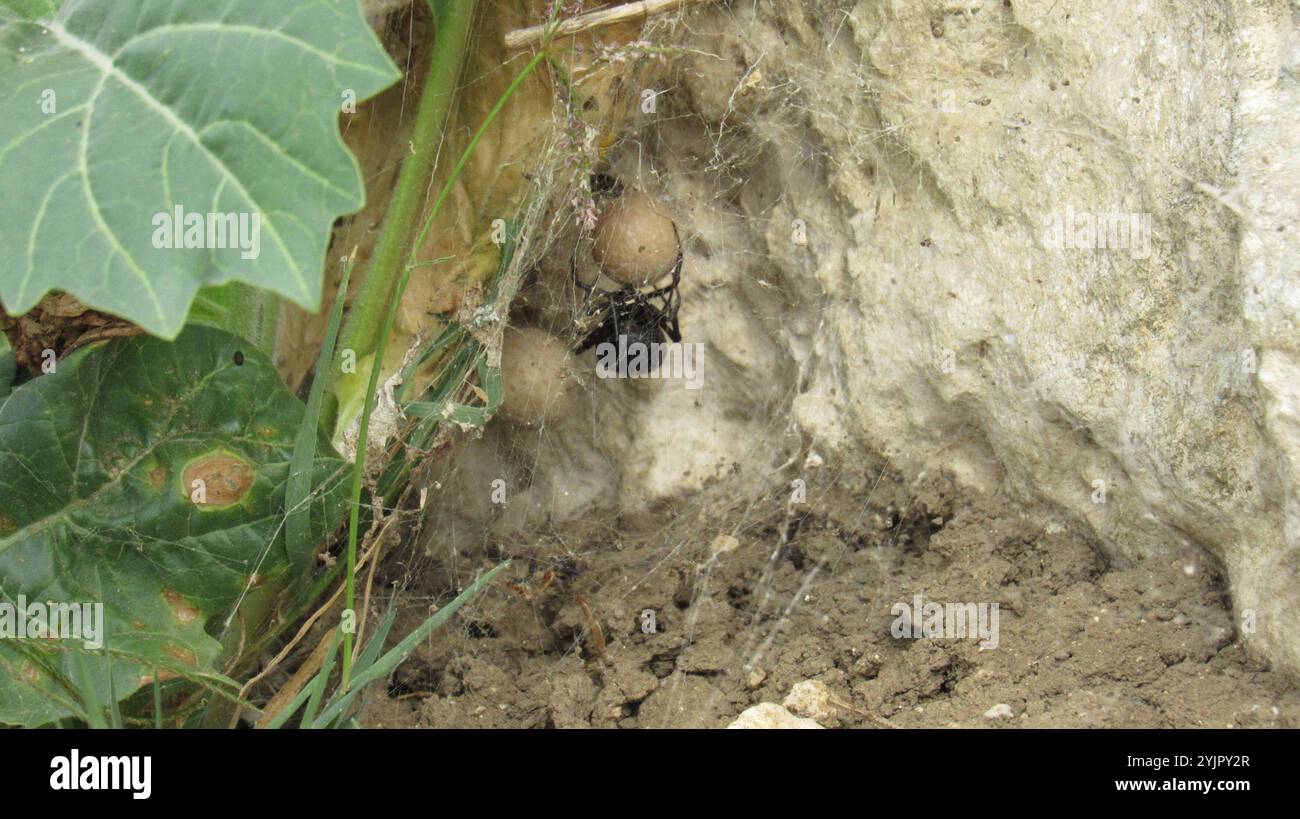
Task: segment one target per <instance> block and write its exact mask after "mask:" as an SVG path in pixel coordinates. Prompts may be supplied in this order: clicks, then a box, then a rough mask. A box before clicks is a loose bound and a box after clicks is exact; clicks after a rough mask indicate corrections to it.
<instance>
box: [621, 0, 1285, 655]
mask: <svg viewBox="0 0 1300 819" xmlns="http://www.w3.org/2000/svg"><path fill="white" fill-rule="evenodd" d="M677 31H678V32H680V33H681V36H682V37H684V38H685V41H686V47H687V54H688V56H687V57H684V58H683V60H684V61H685V64H684V65H679V66H678V70H677V71H676V72H674V73H673V75H672V77H670V78H669V79H670V80H671V81H672V82H673V83H677V85H672V84H671V83H670V84H669V85H670V86H671V87H673V88H674V89H675V90H674V91H672V92H671V93H669V94H666V95H663V96H662V97H661V101H660V110H661V111H664V110H668V111H669V114H670V115H669V116H664V117H662V118H660V119H659V120H657V121H655V122H654V123H650V124H646V125H645V126H644V127H645V129H646V134H643V135H641V138H639V139H637V140H635V142H634V143H633V147H632V148H630V149H629V150H628V151H627V153H626V154H625V155H624V156H622V161H623V165H622V167H621V171H623V172H625V173H624V175H625V176H628V177H636V176H637V174H638V173H639V174H640V176H639V177H638V178H639V179H640V184H641V185H642V187H646V188H647V189H649V192H650V193H651V195H654V196H658V197H661V198H662V199H663V200H664V201H665V202H667V203H668V204H669V206H670V207H671V208H672V209H673V211H674V213H677V214H680V219H679V227H680V228H681V229H682V233H683V242H684V245H685V246H686V248H687V255H686V264H685V268H684V273H683V292H684V297H685V302H684V308H683V313H682V327H683V332H684V333H685V335H686V338H687V340H702V341H705V342H706V344H708V345H709V347H708V350H709V355H710V356H711V357H710V359H709V361H710V364H711V367H710V370H709V376H708V378H709V381H708V382H707V387H708V388H707V390H706V392H709V393H712V392H714V391H715V390H716V391H719V393H720V395H721V396H726V397H715V398H712V399H709V398H701V399H700V401H698V402H697V401H695V400H694V399H695V398H696V396H691V397H690V398H691V400H689V401H688V400H686V398H685V397H684V396H668V395H665V396H664V397H662V398H659V399H656V400H653V401H651V402H643V403H641V404H637V403H635V402H631V401H629V403H628V404H627V405H624V406H622V407H621V412H622V413H623V414H624V416H625V422H626V428H627V429H629V430H636V436H637V437H636V449H637V451H638V452H641V453H647V452H649V453H656V454H655V455H654V456H653V458H651V459H650V460H649V461H645V460H643V461H641V462H639V463H638V464H637V465H636V466H635V467H634V468H632V469H629V470H627V471H626V472H625V474H624V475H623V482H622V490H621V495H622V498H623V500H624V501H630V500H633V499H644V498H646V497H654V496H663V495H671V494H673V493H675V492H683V491H687V490H689V489H691V488H693V485H691V482H692V481H696V480H698V475H699V474H700V467H701V463H700V461H701V460H707V461H709V463H713V462H714V461H716V460H717V459H718V457H719V455H720V453H723V452H726V453H730V457H731V458H732V459H734V460H736V461H739V462H741V463H742V464H749V465H761V464H770V463H772V462H774V461H773V457H774V454H775V453H774V452H773V451H771V450H777V449H779V447H780V446H781V445H782V443H783V442H782V438H781V435H780V434H773V431H776V432H777V433H779V432H780V431H781V430H782V429H783V424H784V423H785V422H786V421H788V420H790V419H792V420H793V421H794V423H795V424H796V425H797V426H798V428H799V429H801V430H802V432H803V433H804V434H805V435H806V436H808V438H810V439H811V440H812V443H813V446H815V447H816V448H817V449H818V451H819V452H821V453H822V454H823V455H825V456H826V457H827V459H828V461H834V460H835V459H836V458H839V459H840V460H841V462H845V461H852V459H853V458H854V457H856V456H857V455H858V454H859V453H862V452H875V453H880V454H883V455H885V456H886V457H888V458H889V461H890V463H891V464H892V465H893V466H895V467H896V468H898V469H900V470H902V471H903V472H904V473H905V474H906V475H910V476H917V475H920V474H922V473H925V472H927V471H936V470H938V471H942V472H943V473H945V474H947V475H949V476H951V477H952V478H954V479H955V480H956V481H957V482H958V483H960V484H964V485H967V486H969V487H972V488H975V489H979V490H983V491H1000V492H1004V493H1006V494H1008V495H1009V496H1011V497H1013V498H1023V499H1032V500H1035V501H1044V502H1046V503H1047V504H1049V506H1051V507H1053V508H1056V509H1057V510H1059V511H1060V512H1063V513H1064V517H1065V519H1067V520H1071V521H1073V523H1074V524H1075V525H1077V526H1081V527H1082V528H1083V529H1084V530H1085V531H1089V532H1091V533H1092V534H1093V535H1094V536H1095V538H1096V540H1097V542H1098V543H1099V544H1100V545H1101V546H1102V548H1104V549H1105V550H1106V551H1108V552H1109V553H1110V554H1111V555H1113V556H1115V557H1117V558H1121V559H1130V560H1136V559H1144V558H1152V557H1154V558H1157V559H1161V556H1164V555H1173V554H1174V553H1175V552H1177V551H1178V550H1180V549H1183V548H1185V547H1186V545H1188V544H1194V545H1197V546H1200V547H1203V548H1204V549H1206V550H1207V551H1208V552H1210V553H1211V554H1213V555H1214V556H1215V557H1216V558H1217V559H1218V560H1220V561H1221V562H1222V564H1223V565H1224V567H1225V568H1226V570H1227V572H1228V575H1229V579H1230V582H1231V587H1232V593H1233V599H1234V605H1235V607H1236V609H1237V614H1238V615H1239V620H1238V623H1239V625H1240V624H1243V623H1245V622H1246V619H1244V618H1248V617H1249V616H1250V615H1251V614H1252V613H1253V619H1254V629H1255V630H1254V633H1248V632H1249V629H1243V633H1244V634H1245V636H1246V637H1247V639H1248V640H1250V641H1251V644H1252V645H1253V646H1254V647H1255V648H1257V649H1259V650H1260V651H1262V652H1263V653H1264V654H1265V655H1267V656H1268V657H1270V658H1272V659H1273V660H1274V661H1275V662H1276V663H1278V664H1279V665H1281V666H1283V667H1287V668H1290V669H1292V670H1300V640H1298V639H1297V638H1296V637H1295V636H1294V635H1295V634H1297V633H1300V606H1297V605H1296V603H1297V602H1300V579H1297V578H1300V565H1298V564H1300V561H1298V560H1297V554H1300V492H1298V491H1297V485H1296V484H1297V478H1296V476H1297V475H1300V329H1298V322H1300V275H1298V273H1300V270H1298V269H1297V265H1298V264H1300V262H1297V259H1300V247H1298V245H1300V242H1298V240H1297V229H1298V225H1300V197H1297V196H1296V191H1297V190H1300V150H1298V148H1300V146H1298V145H1297V141H1298V140H1300V88H1298V86H1297V79H1296V77H1297V71H1296V68H1297V65H1296V63H1297V61H1298V60H1300V57H1298V56H1297V55H1300V45H1298V40H1297V33H1296V31H1295V30H1294V25H1293V21H1292V15H1291V12H1290V10H1289V8H1288V6H1287V4H1286V3H1284V2H1281V0H1273V1H1272V2H1268V1H1265V2H1246V0H1229V1H1228V2H1222V3H1211V2H1202V1H1200V0H1197V1H1195V2H1184V3H1137V4H1135V3H1132V2H1131V1H1130V0H1015V2H1013V3H1010V4H1004V3H1003V2H1001V0H984V1H983V2H980V0H975V1H974V2H970V3H965V4H963V5H962V9H959V10H954V7H953V6H952V4H950V3H944V2H939V0H862V2H858V3H856V4H855V3H850V2H830V0H826V1H825V2H808V3H792V4H775V5H768V4H755V5H752V6H751V5H749V4H741V5H738V6H736V7H732V8H730V9H712V10H705V11H701V12H700V13H698V14H695V15H692V17H691V25H690V27H689V32H683V31H682V29H680V28H679V29H678V30H677ZM692 48H698V50H699V51H698V54H697V53H696V52H693V51H691V49H692ZM690 55H695V56H690ZM718 56H721V57H722V58H723V59H722V60H721V61H720V60H718V59H717V58H718ZM723 64H731V65H734V66H735V70H734V72H733V75H732V76H722V77H720V76H719V70H720V69H719V66H720V65H723ZM651 136H653V138H650V137H651ZM701 141H703V142H704V144H713V145H716V146H717V152H716V154H715V157H723V158H725V160H726V163H727V164H726V165H725V167H724V170H725V173H713V174H709V173H704V172H702V171H701V169H700V167H699V164H698V163H699V162H701V161H702V160H701V157H700V151H699V150H698V146H699V145H700V144H701ZM705 153H708V152H707V151H706V152H705ZM646 179H653V180H657V181H658V185H659V188H654V187H653V186H651V185H649V184H648V183H647V182H646V181H645V180H646ZM724 184H732V185H734V188H732V189H728V190H726V191H724V190H723V186H724ZM1103 240H1104V244H1105V246H1102V244H1103ZM737 405H743V406H744V407H746V408H748V409H749V410H752V411H750V412H748V413H746V412H739V413H738V412H736V407H737ZM688 418H689V419H691V422H692V423H699V424H703V425H705V427H706V428H707V431H708V435H707V436H706V437H707V438H708V442H707V443H705V442H703V441H701V442H695V441H692V442H691V443H690V444H689V445H687V446H675V445H674V442H676V441H680V440H681V436H682V434H683V427H682V422H683V421H685V420H686V419H688ZM638 419H640V420H638ZM605 448H606V449H607V450H616V449H619V448H621V447H620V446H618V445H617V444H616V442H612V441H608V440H607V441H606V442H605ZM688 471H689V472H690V473H691V475H692V476H693V477H691V478H680V477H674V476H681V475H683V474H684V473H686V472H688ZM683 481H685V482H683ZM1247 610H1251V611H1247Z"/></svg>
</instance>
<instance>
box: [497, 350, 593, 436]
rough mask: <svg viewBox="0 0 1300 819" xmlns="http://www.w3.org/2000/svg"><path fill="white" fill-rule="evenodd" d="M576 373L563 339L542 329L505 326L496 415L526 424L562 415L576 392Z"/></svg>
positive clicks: (535, 424)
mask: <svg viewBox="0 0 1300 819" xmlns="http://www.w3.org/2000/svg"><path fill="white" fill-rule="evenodd" d="M575 373H576V368H575V364H574V359H573V353H571V352H569V348H568V346H566V345H565V343H564V342H563V341H561V340H560V339H558V338H556V337H555V336H552V335H550V334H548V333H547V332H545V331H544V330H537V329H534V328H531V327H511V328H508V329H507V330H506V331H505V338H504V339H503V342H502V347H501V381H502V385H503V387H504V389H505V398H504V400H503V401H502V403H501V409H500V410H499V411H498V415H500V416H501V417H503V418H505V419H506V420H508V421H511V422H513V423H516V424H523V425H526V426H537V425H538V424H540V423H542V422H543V421H544V420H546V419H547V418H548V417H554V416H557V415H563V414H564V413H565V412H568V410H569V409H570V408H571V407H572V406H573V401H574V398H575V397H576V394H577V390H576V387H577V381H576V378H575Z"/></svg>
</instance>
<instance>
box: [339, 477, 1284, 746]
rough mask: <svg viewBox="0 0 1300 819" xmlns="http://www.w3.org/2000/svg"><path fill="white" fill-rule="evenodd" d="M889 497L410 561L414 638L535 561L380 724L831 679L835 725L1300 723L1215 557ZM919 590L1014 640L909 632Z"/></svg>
mask: <svg viewBox="0 0 1300 819" xmlns="http://www.w3.org/2000/svg"><path fill="white" fill-rule="evenodd" d="M884 484H885V486H884V488H883V489H882V488H881V487H880V486H876V487H874V488H873V491H872V492H871V493H869V497H870V498H871V500H868V493H865V492H849V491H845V490H842V489H838V488H836V487H834V486H829V487H826V488H824V489H821V490H817V489H815V488H811V487H810V489H809V492H808V495H809V502H808V503H806V504H804V505H802V506H798V507H789V506H786V505H784V504H783V503H782V502H781V500H780V499H777V500H776V501H775V502H768V503H764V504H749V505H748V506H747V507H746V508H744V509H740V508H735V507H734V506H733V507H731V508H727V509H722V510H719V509H716V508H713V507H711V506H710V505H709V504H707V503H697V504H695V505H693V506H691V507H683V508H678V509H671V508H664V509H662V510H658V511H656V512H655V513H654V514H644V515H640V516H637V517H626V516H625V517H621V518H618V519H616V520H614V521H612V522H607V523H600V522H593V521H586V522H583V523H581V524H566V525H564V526H561V527H557V528H556V529H554V530H553V531H550V532H547V533H546V534H545V535H544V536H541V537H539V536H537V535H536V534H534V535H532V536H530V537H523V538H520V539H519V540H512V541H510V542H504V543H498V544H495V545H493V546H492V547H491V548H489V550H488V551H489V552H490V554H488V555H487V556H486V557H485V556H484V555H483V554H482V553H480V554H478V555H477V556H472V557H466V556H462V557H459V558H457V559H456V560H455V561H449V560H445V559H439V558H437V557H436V556H435V557H434V558H429V559H431V560H432V561H433V563H432V567H430V566H425V567H424V569H423V570H422V571H420V572H419V573H418V574H416V575H413V574H410V573H409V565H410V564H406V565H407V571H408V574H407V575H406V576H407V577H411V576H418V577H420V578H421V580H420V584H419V585H416V586H408V587H407V588H406V589H405V590H404V591H403V592H402V593H401V596H400V597H399V600H400V602H399V605H400V606H401V607H402V611H401V615H400V616H399V620H398V623H397V627H396V628H395V633H396V634H402V633H405V632H406V630H409V629H410V628H413V627H414V626H415V625H416V624H417V623H418V622H419V621H420V620H421V619H422V618H423V617H425V616H427V612H428V610H429V606H430V605H431V603H432V604H437V603H442V602H445V601H446V600H447V599H449V597H450V594H451V593H450V592H449V591H447V590H448V589H449V588H450V586H451V584H452V582H453V580H454V582H456V583H458V584H461V585H463V584H465V583H466V582H468V581H469V580H470V579H472V577H473V575H474V574H475V572H476V571H477V570H479V569H481V568H482V567H483V566H487V565H491V564H494V563H495V562H496V561H497V560H499V559H500V558H501V557H505V556H510V557H513V558H514V563H513V565H512V567H511V569H510V570H509V571H508V573H507V574H508V575H509V579H508V581H505V582H503V581H500V580H499V581H498V582H497V584H496V586H495V587H494V588H492V589H491V590H490V591H489V592H488V593H487V594H485V595H484V596H483V597H482V598H480V600H479V601H478V602H477V603H475V604H474V605H472V606H470V607H467V608H466V609H465V610H464V611H463V612H462V614H461V615H460V616H459V617H458V618H457V619H456V621H455V624H454V626H452V627H449V628H447V629H445V630H444V631H443V632H441V633H439V634H436V635H434V636H433V637H432V638H431V639H430V640H429V641H428V642H427V643H426V644H424V646H423V647H422V648H421V649H420V650H419V651H417V652H416V653H415V654H414V655H412V656H411V658H410V659H409V660H408V661H407V662H405V663H404V664H403V665H402V666H401V667H400V668H399V669H398V670H397V672H395V674H394V676H393V678H392V679H391V680H390V685H389V689H388V691H387V696H385V695H384V693H383V692H380V693H378V694H377V695H375V696H373V697H372V698H371V699H370V701H369V702H368V704H367V705H366V709H365V711H364V713H363V716H362V723H363V724H364V725H367V726H421V727H447V728H452V727H470V726H474V727H587V726H592V727H629V728H630V727H672V726H684V727H716V726H725V725H727V724H728V723H730V722H731V721H732V720H734V719H735V718H736V716H737V715H738V714H740V712H741V711H743V710H744V709H746V708H747V707H749V706H751V705H754V704H757V703H761V702H777V703H779V702H781V701H782V700H783V699H784V698H785V697H786V695H787V694H788V693H789V691H790V689H791V686H792V685H794V684H795V683H798V682H800V681H804V680H819V681H821V682H823V683H825V685H826V686H827V687H828V688H829V690H830V692H831V694H832V696H833V697H834V701H835V705H834V708H833V713H832V715H831V716H829V717H824V718H823V719H822V720H821V721H822V722H823V724H825V726H826V727H875V728H879V727H885V724H886V723H888V724H889V725H893V726H897V727H942V726H965V727H989V726H997V727H1005V726H1016V727H1041V726H1078V727H1194V726H1207V727H1229V726H1241V727H1296V726H1297V725H1300V689H1298V688H1297V685H1296V683H1295V681H1294V680H1291V679H1289V678H1287V677H1285V676H1283V675H1281V674H1279V673H1276V672H1272V671H1270V670H1268V668H1267V666H1266V665H1265V664H1263V663H1262V662H1260V661H1258V660H1257V659H1255V658H1253V657H1251V656H1249V655H1248V654H1247V652H1246V651H1245V650H1244V648H1243V646H1242V644H1241V642H1240V641H1239V640H1238V637H1237V634H1236V632H1235V631H1234V623H1233V620H1232V616H1231V614H1230V613H1229V610H1228V600H1227V597H1226V593H1225V591H1224V589H1225V585H1224V582H1223V579H1222V577H1221V575H1220V572H1219V570H1218V569H1217V568H1216V567H1215V566H1213V565H1211V564H1210V563H1209V562H1208V558H1207V557H1206V556H1205V555H1203V554H1200V553H1188V554H1181V555H1179V554H1170V555H1168V556H1167V557H1165V558H1162V559H1158V560H1153V561H1150V562H1148V563H1147V564H1146V565H1142V566H1121V565H1116V564H1114V563H1111V562H1108V561H1107V560H1106V559H1104V558H1103V557H1102V556H1101V555H1100V554H1099V553H1098V552H1097V551H1095V550H1094V549H1093V548H1092V547H1091V546H1090V545H1089V543H1088V542H1087V541H1086V540H1084V539H1082V538H1080V537H1077V536H1075V535H1073V534H1071V532H1070V531H1069V530H1068V529H1067V528H1066V527H1065V526H1064V525H1062V524H1060V523H1051V522H1049V523H1047V524H1044V523H1043V521H1044V520H1045V519H1047V518H1045V517H1044V516H1043V515H1041V514H1031V513H1030V512H1028V511H1026V510H1023V509H1011V508H1007V507H1006V506H1004V505H1002V504H1000V503H999V502H997V501H995V500H990V499H979V500H978V501H972V500H965V501H961V502H953V501H952V500H951V492H949V491H944V490H942V489H939V490H931V491H928V492H926V493H917V494H915V495H910V496H909V493H908V492H907V491H906V489H905V488H904V487H903V486H902V485H901V484H899V483H897V482H894V483H893V484H890V482H889V480H888V479H887V480H885V481H884ZM768 500H769V501H771V499H768ZM760 506H761V507H765V508H776V509H778V510H780V511H779V512H777V513H775V514H772V515H768V516H766V517H764V516H762V515H756V514H755V513H754V509H755V508H758V507H760ZM746 520H748V523H747V525H743V526H738V525H737V522H738V521H746ZM728 532H734V534H735V537H736V541H735V542H734V543H732V542H729V541H726V540H723V541H716V538H717V536H718V535H719V534H723V535H725V534H726V533H728ZM783 535H784V537H783ZM728 545H731V546H734V548H732V549H730V550H726V548H725V547H726V546H728ZM719 547H722V548H721V550H720V551H715V550H718V549H719ZM397 562H398V563H400V562H401V561H397ZM452 564H454V565H456V566H457V569H458V570H457V572H456V576H455V577H454V578H453V577H452V576H451V575H450V574H449V573H448V566H449V565H452ZM387 570H389V571H396V570H397V569H396V568H394V567H393V566H389V567H388V569H387ZM503 577H504V576H503ZM390 579H391V578H390ZM917 594H922V595H923V596H924V599H925V600H926V601H938V602H941V603H943V602H975V603H980V602H986V603H992V602H996V603H998V605H999V640H998V645H997V647H996V648H991V649H987V650H981V648H980V646H979V640H978V639H977V638H970V637H968V638H966V639H955V638H923V639H906V638H903V639H898V638H895V637H894V636H892V635H891V624H892V623H893V622H894V620H895V614H894V613H893V612H892V611H891V609H892V607H893V606H894V604H895V603H898V602H908V603H910V602H912V601H913V599H914V596H915V595H917ZM647 610H652V611H653V612H654V615H653V618H654V629H653V632H652V633H647V629H645V628H643V626H645V625H646V624H647V622H648V617H647V616H646V615H645V614H644V613H645V612H646V611H647ZM465 612H468V613H465ZM995 706H1000V707H998V708H996V709H995ZM1008 706H1009V712H1008V708H1007V707H1008ZM991 709H993V710H992V712H991Z"/></svg>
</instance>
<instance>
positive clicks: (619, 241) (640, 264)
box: [592, 191, 678, 286]
mask: <svg viewBox="0 0 1300 819" xmlns="http://www.w3.org/2000/svg"><path fill="white" fill-rule="evenodd" d="M677 252H678V242H677V232H676V230H675V228H674V227H673V220H672V218H671V217H670V216H669V214H668V208H667V207H665V206H664V205H663V204H662V203H659V202H656V201H655V200H653V199H651V198H650V197H648V196H646V195H645V194H644V193H640V192H639V191H629V192H628V193H626V194H624V195H623V196H621V197H619V198H618V199H617V200H615V201H614V202H613V203H611V204H610V205H609V207H608V208H606V210H605V212H604V213H603V214H601V217H600V224H598V225H597V226H596V244H595V246H594V247H593V248H592V255H594V256H595V257H596V261H597V262H599V263H600V267H601V270H602V271H603V272H604V273H605V275H607V276H609V277H610V278H611V279H614V280H615V281H617V282H619V283H620V284H630V285H633V286H638V285H642V284H645V283H646V282H652V281H655V280H656V279H659V278H661V277H663V276H664V275H666V274H667V273H668V272H669V271H671V270H672V268H673V265H674V264H675V263H676V262H677Z"/></svg>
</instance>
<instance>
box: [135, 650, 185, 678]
mask: <svg viewBox="0 0 1300 819" xmlns="http://www.w3.org/2000/svg"><path fill="white" fill-rule="evenodd" d="M169 653H170V652H169ZM179 676H180V675H179V674H177V673H176V672H174V671H159V672H158V682H166V681H168V680H174V679H176V678H177V677H179ZM153 681H154V676H153V675H152V674H145V675H144V676H142V677H141V678H140V685H153Z"/></svg>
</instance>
